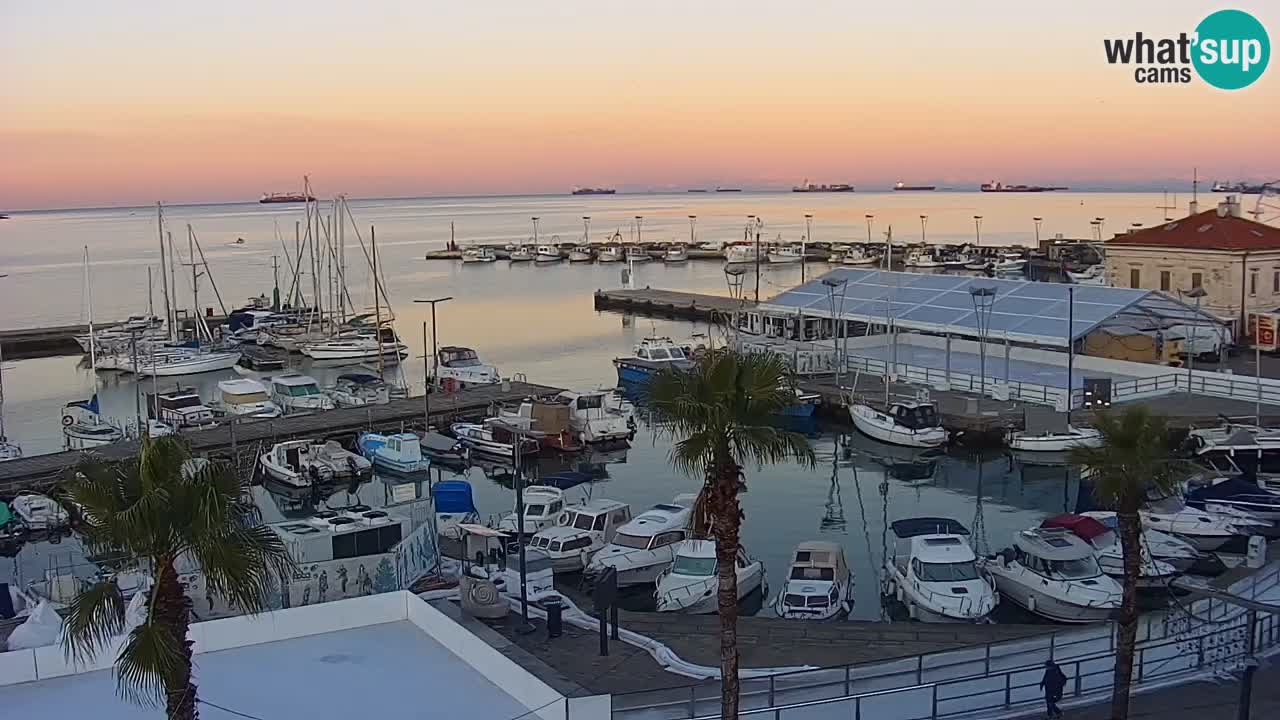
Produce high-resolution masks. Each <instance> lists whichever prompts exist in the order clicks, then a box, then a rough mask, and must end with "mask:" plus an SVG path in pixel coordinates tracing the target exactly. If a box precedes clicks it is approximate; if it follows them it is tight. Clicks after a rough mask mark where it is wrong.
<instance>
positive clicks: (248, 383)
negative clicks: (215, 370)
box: [218, 378, 280, 418]
mask: <svg viewBox="0 0 1280 720" xmlns="http://www.w3.org/2000/svg"><path fill="white" fill-rule="evenodd" d="M218 405H219V406H220V407H221V408H222V411H223V412H225V413H227V414H228V415H244V416H247V417H258V418H272V417H279V416H280V407H279V406H278V405H276V404H275V403H273V402H271V396H270V395H268V394H267V386H266V385H263V384H262V383H260V382H258V381H257V380H254V379H252V378H240V379H238V380H222V381H220V382H219V383H218Z"/></svg>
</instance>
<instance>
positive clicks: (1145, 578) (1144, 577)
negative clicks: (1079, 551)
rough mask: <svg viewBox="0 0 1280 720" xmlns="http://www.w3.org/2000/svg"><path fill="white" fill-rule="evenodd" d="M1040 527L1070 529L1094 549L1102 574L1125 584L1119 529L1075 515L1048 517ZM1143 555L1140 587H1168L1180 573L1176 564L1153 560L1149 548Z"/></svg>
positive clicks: (1144, 548) (1122, 549) (1142, 552)
mask: <svg viewBox="0 0 1280 720" xmlns="http://www.w3.org/2000/svg"><path fill="white" fill-rule="evenodd" d="M1113 517H1114V516H1113ZM1040 527H1043V528H1064V529H1066V530H1070V531H1071V532H1072V533H1074V534H1075V536H1076V537H1078V538H1080V539H1081V540H1084V541H1085V542H1087V543H1089V544H1090V545H1092V546H1093V550H1094V552H1095V553H1096V554H1097V556H1098V565H1099V567H1101V568H1102V572H1104V573H1106V574H1108V575H1110V576H1111V577H1113V578H1116V579H1119V580H1121V581H1122V582H1123V580H1124V548H1123V547H1122V546H1121V544H1120V538H1119V537H1118V536H1117V532H1116V531H1117V530H1118V528H1111V527H1107V526H1106V525H1104V524H1103V523H1102V522H1100V521H1099V520H1098V519H1097V518H1093V517H1089V516H1087V515H1083V514H1082V515H1075V514H1072V513H1063V514H1061V515H1055V516H1053V517H1051V518H1046V519H1045V520H1044V521H1042V522H1041V523H1040ZM1139 542H1141V539H1140V540H1139ZM1141 555H1142V557H1141V560H1140V562H1139V563H1138V587H1142V588H1163V587H1168V585H1169V583H1171V582H1173V579H1174V578H1176V577H1177V576H1178V575H1179V574H1180V572H1179V570H1178V569H1177V568H1175V567H1174V566H1173V565H1171V564H1169V563H1166V562H1164V561H1163V560H1158V559H1156V558H1155V557H1153V556H1152V553H1151V552H1149V551H1148V549H1147V548H1146V547H1145V546H1144V547H1142V548H1141Z"/></svg>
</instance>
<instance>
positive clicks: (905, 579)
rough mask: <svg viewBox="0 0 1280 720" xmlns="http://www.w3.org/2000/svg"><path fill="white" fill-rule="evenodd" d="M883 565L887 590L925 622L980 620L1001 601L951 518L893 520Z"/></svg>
mask: <svg viewBox="0 0 1280 720" xmlns="http://www.w3.org/2000/svg"><path fill="white" fill-rule="evenodd" d="M889 527H890V528H891V529H892V530H893V535H894V537H895V538H896V540H895V542H894V544H893V550H892V552H893V556H892V558H891V559H890V560H889V563H888V564H887V565H886V566H885V574H886V576H887V577H886V579H887V583H886V588H885V590H886V594H891V595H894V596H896V597H897V599H898V601H899V602H901V603H903V604H904V605H906V606H907V613H908V614H909V615H910V616H911V617H912V618H913V619H916V620H921V621H923V622H978V621H981V620H983V619H984V618H986V617H987V615H988V614H990V613H991V611H992V610H995V608H996V604H997V603H998V602H999V594H998V593H997V592H996V588H995V582H994V581H993V580H992V579H991V577H990V576H989V575H986V574H984V573H983V572H981V571H980V570H979V569H978V566H977V560H978V557H977V555H976V554H974V552H973V548H972V547H970V545H969V530H968V528H966V527H965V526H963V525H961V524H960V523H959V522H956V521H955V520H952V519H950V518H933V517H919V518H908V519H904V520H895V521H894V522H893V523H891V524H890V526H889Z"/></svg>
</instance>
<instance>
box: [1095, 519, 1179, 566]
mask: <svg viewBox="0 0 1280 720" xmlns="http://www.w3.org/2000/svg"><path fill="white" fill-rule="evenodd" d="M1080 514H1081V515H1084V516H1085V517H1091V518H1093V519H1094V520H1097V521H1098V522H1100V523H1102V524H1103V526H1105V527H1106V528H1107V529H1108V530H1110V531H1111V532H1113V533H1118V532H1119V529H1120V524H1119V520H1118V519H1117V518H1116V514H1115V513H1114V512H1110V511H1107V510H1090V511H1087V512H1082V513H1080ZM1142 547H1143V550H1144V551H1145V552H1147V553H1149V554H1150V555H1151V557H1152V558H1154V559H1156V560H1159V561H1160V562H1162V563H1166V564H1168V565H1169V566H1170V567H1172V568H1173V569H1174V570H1176V571H1178V572H1186V571H1188V570H1190V569H1191V567H1192V566H1193V565H1195V564H1196V562H1197V561H1198V560H1199V559H1200V551H1199V550H1196V548H1195V546H1194V545H1192V544H1191V543H1189V542H1187V541H1186V540H1183V539H1181V538H1179V537H1175V536H1174V535H1171V534H1170V533H1166V532H1161V531H1159V530H1156V529H1155V528H1152V527H1150V526H1148V525H1146V524H1143V526H1142ZM1099 564H1101V562H1100V563H1099ZM1102 569H1103V570H1106V569H1107V568H1106V566H1105V565H1104V566H1103V568H1102ZM1108 574H1113V573H1110V572H1108Z"/></svg>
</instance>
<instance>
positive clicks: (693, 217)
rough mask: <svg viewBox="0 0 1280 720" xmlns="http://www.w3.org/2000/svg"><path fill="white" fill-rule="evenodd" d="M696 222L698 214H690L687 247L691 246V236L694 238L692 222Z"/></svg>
mask: <svg viewBox="0 0 1280 720" xmlns="http://www.w3.org/2000/svg"><path fill="white" fill-rule="evenodd" d="M697 222H698V216H697V215H690V216H689V247H693V242H694V240H693V238H694V235H693V226H694V224H696V223H697Z"/></svg>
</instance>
